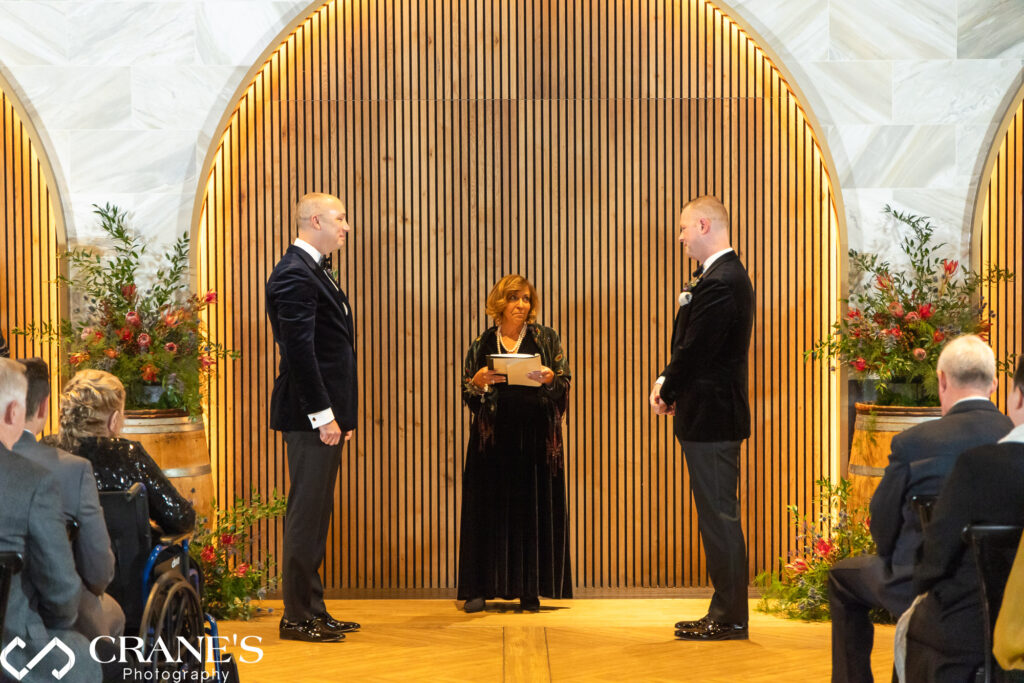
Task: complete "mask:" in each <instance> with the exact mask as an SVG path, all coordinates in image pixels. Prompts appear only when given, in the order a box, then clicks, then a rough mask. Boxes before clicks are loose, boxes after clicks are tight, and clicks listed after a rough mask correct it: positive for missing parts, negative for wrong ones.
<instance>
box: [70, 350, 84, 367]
mask: <svg viewBox="0 0 1024 683" xmlns="http://www.w3.org/2000/svg"><path fill="white" fill-rule="evenodd" d="M87 360H89V352H88V351H79V352H78V353H73V354H71V355H70V356H68V362H69V363H71V364H72V365H78V364H79V363H81V362H83V361H87Z"/></svg>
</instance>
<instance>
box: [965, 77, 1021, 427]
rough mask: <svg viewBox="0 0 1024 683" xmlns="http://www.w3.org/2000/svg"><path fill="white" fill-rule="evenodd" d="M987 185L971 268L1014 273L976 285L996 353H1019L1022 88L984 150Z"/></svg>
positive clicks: (1003, 381) (1002, 393)
mask: <svg viewBox="0 0 1024 683" xmlns="http://www.w3.org/2000/svg"><path fill="white" fill-rule="evenodd" d="M987 168H988V169H990V172H989V175H988V186H987V188H985V189H984V191H983V193H981V194H979V195H978V212H977V214H976V217H975V223H974V225H975V232H974V234H975V243H974V247H975V248H974V254H973V257H974V258H973V260H974V267H975V268H978V269H980V270H982V272H988V271H989V270H990V269H991V268H992V267H997V268H1003V269H1007V270H1011V271H1013V272H1014V273H1015V274H1016V277H1015V278H1014V279H1013V280H1011V281H1010V282H1002V283H999V284H997V285H994V286H986V287H984V288H983V289H982V296H984V297H985V300H986V301H987V302H988V304H989V306H991V308H992V310H993V311H995V313H996V316H995V317H994V318H993V319H992V330H991V343H992V348H993V349H994V350H995V352H996V358H1004V357H1006V355H1007V354H1009V353H1016V354H1021V353H1024V336H1022V334H1021V329H1020V313H1021V310H1022V307H1024V272H1022V271H1021V268H1020V265H1021V263H1024V87H1022V88H1021V89H1020V91H1019V92H1018V93H1017V96H1016V97H1015V98H1014V104H1013V106H1012V107H1011V108H1010V111H1009V112H1007V116H1006V119H1005V120H1004V121H1003V125H1002V126H1001V128H1000V134H999V135H998V136H997V137H996V140H995V143H994V145H993V149H992V151H991V152H990V154H989V163H988V165H987ZM1011 387H1012V382H1010V381H1009V378H1008V377H1005V376H1003V377H1001V378H1000V381H999V391H998V393H997V398H998V401H997V402H998V405H999V406H1000V407H1001V408H1004V409H1005V407H1006V396H1007V392H1008V390H1009V389H1010V388H1011Z"/></svg>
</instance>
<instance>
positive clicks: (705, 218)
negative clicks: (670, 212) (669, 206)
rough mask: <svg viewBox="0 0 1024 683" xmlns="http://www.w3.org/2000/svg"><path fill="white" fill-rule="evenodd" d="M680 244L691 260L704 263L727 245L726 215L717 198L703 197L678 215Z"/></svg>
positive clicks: (726, 247)
mask: <svg viewBox="0 0 1024 683" xmlns="http://www.w3.org/2000/svg"><path fill="white" fill-rule="evenodd" d="M679 242H680V244H682V245H683V246H685V247H686V252H687V254H688V255H689V257H690V258H693V259H697V260H698V261H700V262H701V263H703V262H704V261H705V260H706V259H707V258H708V257H709V256H711V255H712V254H715V253H717V252H719V251H722V250H723V249H728V248H729V247H730V244H729V212H728V211H727V210H726V208H725V205H724V204H722V202H720V201H719V200H718V199H717V198H716V197H712V196H710V195H705V196H703V197H697V198H696V199H693V200H691V201H689V202H687V203H686V206H684V207H683V210H682V211H680V212H679Z"/></svg>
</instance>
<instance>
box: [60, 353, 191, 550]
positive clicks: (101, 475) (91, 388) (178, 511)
mask: <svg viewBox="0 0 1024 683" xmlns="http://www.w3.org/2000/svg"><path fill="white" fill-rule="evenodd" d="M123 422H124V385H122V384H121V380H119V379H118V378H116V377H114V376H113V375H111V374H110V373H109V372H104V371H102V370H82V371H81V372H78V373H77V374H76V375H75V376H74V377H72V378H71V380H70V381H69V382H68V383H67V384H66V385H65V386H64V391H62V392H61V395H60V437H59V439H58V442H57V443H58V445H59V446H60V447H61V448H64V449H66V450H68V451H70V452H72V453H74V454H76V455H80V456H82V457H83V458H85V459H86V460H88V461H89V462H91V463H92V469H93V473H94V474H95V476H96V484H97V486H98V487H99V490H100V491H127V490H128V488H129V487H131V485H132V484H134V483H136V482H139V483H141V484H143V485H144V486H145V487H146V497H147V498H148V499H149V517H150V519H152V520H153V522H155V523H156V525H157V526H159V527H160V529H161V530H163V532H164V533H168V534H180V533H185V532H187V531H190V530H191V529H192V528H193V526H194V525H195V521H196V513H195V510H194V509H193V508H192V503H190V502H189V501H188V500H187V499H185V497H184V496H182V495H181V494H180V493H178V490H177V489H176V488H174V485H173V484H171V482H170V481H169V480H168V479H167V477H166V476H164V473H163V471H162V470H161V469H160V466H159V465H157V464H156V463H155V462H153V458H151V457H150V456H149V454H148V453H146V449H144V448H143V447H142V444H140V443H139V442H137V441H129V440H128V439H121V438H119V437H118V433H120V431H121V427H122V425H123Z"/></svg>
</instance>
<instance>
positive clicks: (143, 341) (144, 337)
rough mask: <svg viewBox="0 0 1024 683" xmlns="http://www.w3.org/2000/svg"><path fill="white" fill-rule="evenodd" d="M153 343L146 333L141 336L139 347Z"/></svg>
mask: <svg viewBox="0 0 1024 683" xmlns="http://www.w3.org/2000/svg"><path fill="white" fill-rule="evenodd" d="M152 343H153V340H152V339H150V337H149V335H148V334H146V333H145V332H143V333H142V334H140V335H139V346H149V345H150V344H152Z"/></svg>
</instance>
